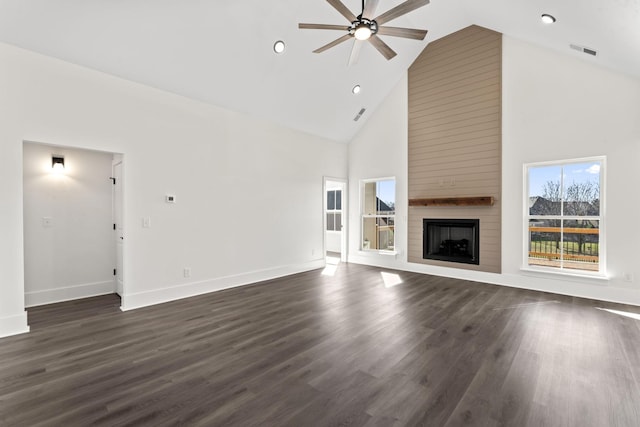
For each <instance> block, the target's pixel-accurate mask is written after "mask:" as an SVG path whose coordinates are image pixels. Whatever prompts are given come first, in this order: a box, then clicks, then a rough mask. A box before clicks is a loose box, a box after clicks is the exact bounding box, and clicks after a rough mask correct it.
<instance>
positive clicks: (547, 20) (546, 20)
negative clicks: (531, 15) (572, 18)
mask: <svg viewBox="0 0 640 427" xmlns="http://www.w3.org/2000/svg"><path fill="white" fill-rule="evenodd" d="M540 19H541V20H542V23H543V24H553V23H554V22H556V18H555V17H553V16H552V15H549V14H548V13H543V14H542V16H541V17H540Z"/></svg>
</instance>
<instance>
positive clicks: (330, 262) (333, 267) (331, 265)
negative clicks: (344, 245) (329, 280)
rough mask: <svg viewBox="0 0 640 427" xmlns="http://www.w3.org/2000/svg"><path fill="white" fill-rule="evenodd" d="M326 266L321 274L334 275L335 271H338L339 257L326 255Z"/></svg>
mask: <svg viewBox="0 0 640 427" xmlns="http://www.w3.org/2000/svg"><path fill="white" fill-rule="evenodd" d="M326 262H327V264H326V266H325V267H324V270H322V275H323V276H335V274H336V271H338V265H339V264H340V258H338V257H333V256H327V257H326Z"/></svg>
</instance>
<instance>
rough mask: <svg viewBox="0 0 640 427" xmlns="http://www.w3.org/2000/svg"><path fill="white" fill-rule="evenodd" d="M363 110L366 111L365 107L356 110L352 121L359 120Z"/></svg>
mask: <svg viewBox="0 0 640 427" xmlns="http://www.w3.org/2000/svg"><path fill="white" fill-rule="evenodd" d="M365 111H367V109H366V108H362V109H360V111H358V114H357V115H356V116H355V117H354V118H353V121H354V122H357V121H358V120H360V117H362V115H363V114H364V112H365Z"/></svg>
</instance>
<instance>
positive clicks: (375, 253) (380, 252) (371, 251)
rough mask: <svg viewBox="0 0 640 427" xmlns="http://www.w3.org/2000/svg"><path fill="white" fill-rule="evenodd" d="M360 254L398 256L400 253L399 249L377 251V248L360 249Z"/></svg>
mask: <svg viewBox="0 0 640 427" xmlns="http://www.w3.org/2000/svg"><path fill="white" fill-rule="evenodd" d="M358 254H359V255H365V256H366V255H391V256H396V255H398V252H397V251H377V250H375V249H364V250H363V249H360V250H359V251H358Z"/></svg>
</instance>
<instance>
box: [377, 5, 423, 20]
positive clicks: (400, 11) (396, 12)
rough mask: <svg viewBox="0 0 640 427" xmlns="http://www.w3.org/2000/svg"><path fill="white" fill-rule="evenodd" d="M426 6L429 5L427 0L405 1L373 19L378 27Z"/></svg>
mask: <svg viewBox="0 0 640 427" xmlns="http://www.w3.org/2000/svg"><path fill="white" fill-rule="evenodd" d="M427 4H429V0H407V1H405V2H404V3H400V4H399V5H397V6H396V7H394V8H392V9H389V10H387V11H386V12H385V13H383V14H382V15H380V16H378V17H377V18H375V21H376V22H377V23H378V25H382V24H384V23H385V22H389V21H391V20H392V19H396V18H397V17H399V16H402V15H404V14H406V13H409V12H411V11H413V10H416V9H417V8H419V7H422V6H425V5H427Z"/></svg>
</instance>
